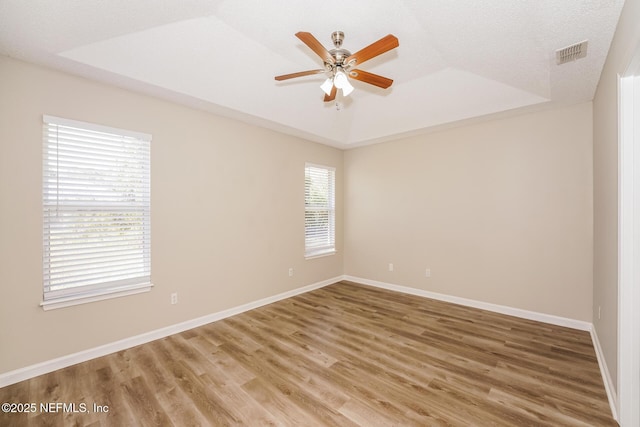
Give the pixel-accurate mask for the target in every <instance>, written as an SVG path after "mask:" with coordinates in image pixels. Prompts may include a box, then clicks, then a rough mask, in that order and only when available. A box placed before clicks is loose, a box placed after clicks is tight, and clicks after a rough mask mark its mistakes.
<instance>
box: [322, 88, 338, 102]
mask: <svg viewBox="0 0 640 427" xmlns="http://www.w3.org/2000/svg"><path fill="white" fill-rule="evenodd" d="M337 93H338V88H337V87H335V85H334V86H333V87H332V88H331V95H327V94H325V95H324V102H329V101H333V100H334V99H336V94H337Z"/></svg>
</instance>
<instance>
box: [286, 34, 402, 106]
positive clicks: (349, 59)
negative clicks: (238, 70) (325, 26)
mask: <svg viewBox="0 0 640 427" xmlns="http://www.w3.org/2000/svg"><path fill="white" fill-rule="evenodd" d="M296 37H298V38H299V39H300V40H301V41H302V42H303V43H304V44H306V45H307V46H308V47H309V48H310V49H311V50H313V51H314V52H315V53H316V55H318V56H319V57H320V58H321V59H322V61H323V63H324V68H323V69H320V70H309V71H300V72H297V73H291V74H284V75H281V76H276V77H275V79H276V80H277V81H282V80H288V79H292V78H296V77H303V76H309V75H312V74H320V73H327V74H328V75H329V77H328V78H327V80H325V81H324V83H322V84H321V85H320V88H321V89H322V91H323V92H324V93H325V97H324V101H325V102H329V101H333V100H334V99H335V97H336V94H337V92H338V89H340V90H341V91H342V95H343V96H349V94H350V93H351V92H353V90H354V87H353V86H352V85H351V82H349V78H352V79H354V80H358V81H361V82H364V83H368V84H372V85H374V86H377V87H380V88H382V89H387V88H388V87H389V86H391V84H392V83H393V80H391V79H389V78H387V77H383V76H379V75H377V74H373V73H369V72H367V71H362V70H358V69H355V68H354V67H355V66H357V65H360V64H362V63H363V62H365V61H368V60H369V59H371V58H375V57H376V56H378V55H381V54H383V53H385V52H388V51H390V50H391V49H395V48H396V47H398V46H399V43H398V38H397V37H395V36H394V35H391V34H389V35H387V36H385V37H383V38H381V39H380V40H378V41H376V42H374V43H372V44H370V45H369V46H367V47H365V48H363V49H361V50H359V51H358V52H356V53H354V54H351V52H349V51H348V50H346V49H342V42H343V41H344V33H343V32H342V31H334V32H333V33H332V34H331V40H332V41H333V46H334V49H331V50H327V49H325V48H324V46H322V44H321V43H320V42H319V41H318V40H317V39H316V38H315V37H314V36H313V35H312V34H311V33H307V32H304V31H300V32H298V33H296Z"/></svg>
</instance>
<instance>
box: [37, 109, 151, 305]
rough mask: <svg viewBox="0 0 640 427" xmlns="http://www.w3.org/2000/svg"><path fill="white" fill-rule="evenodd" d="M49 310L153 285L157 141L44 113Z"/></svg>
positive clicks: (45, 261)
mask: <svg viewBox="0 0 640 427" xmlns="http://www.w3.org/2000/svg"><path fill="white" fill-rule="evenodd" d="M43 120H44V129H43V186H42V201H43V213H44V215H43V219H44V223H43V243H44V253H43V264H44V265H43V266H44V298H43V303H42V304H41V305H42V307H43V308H44V309H51V308H59V307H64V306H67V305H74V304H79V303H82V302H89V301H95V300H99V299H104V298H109V297H114V296H122V295H127V294H132V293H139V292H144V291H148V290H149V289H150V288H151V239H150V234H151V223H150V193H151V192H150V158H149V151H150V142H151V136H150V135H146V134H140V133H136V132H131V131H126V130H120V129H113V128H108V127H104V126H98V125H94V124H89V123H83V122H76V121H73V120H66V119H61V118H57V117H51V116H44V117H43Z"/></svg>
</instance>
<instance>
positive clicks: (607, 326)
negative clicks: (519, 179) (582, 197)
mask: <svg viewBox="0 0 640 427" xmlns="http://www.w3.org/2000/svg"><path fill="white" fill-rule="evenodd" d="M639 23H640V0H626V2H625V4H624V8H623V9H622V14H621V15H620V21H619V22H618V28H617V29H616V34H615V36H614V39H613V42H612V43H611V48H610V50H609V56H608V57H607V62H606V63H605V66H604V70H603V71H602V75H601V77H600V82H599V84H598V90H597V91H596V96H595V98H594V101H593V187H594V192H593V204H594V227H593V235H594V236H593V237H594V258H593V260H594V262H593V280H594V283H593V310H594V315H593V323H594V327H595V330H596V332H597V334H598V338H599V340H600V344H601V346H602V351H603V353H604V356H605V360H606V362H607V366H608V368H609V373H610V376H611V379H612V380H613V382H614V384H616V383H617V366H618V360H617V359H618V339H617V338H618V74H623V73H624V72H625V70H626V69H627V67H628V65H629V61H630V60H631V57H632V55H633V53H634V49H636V48H637V47H638V46H640V25H639ZM598 307H600V313H601V317H600V319H598V315H597V313H598ZM616 387H617V385H616Z"/></svg>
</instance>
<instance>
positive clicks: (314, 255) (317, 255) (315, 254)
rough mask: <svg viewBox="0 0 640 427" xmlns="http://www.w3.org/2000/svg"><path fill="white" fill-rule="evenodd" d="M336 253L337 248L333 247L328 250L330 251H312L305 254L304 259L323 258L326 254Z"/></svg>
mask: <svg viewBox="0 0 640 427" xmlns="http://www.w3.org/2000/svg"><path fill="white" fill-rule="evenodd" d="M335 254H336V250H335V249H331V250H328V251H321V252H313V253H310V254H308V255H305V256H304V259H305V260H307V259H315V258H323V257H326V256H331V255H335Z"/></svg>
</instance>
